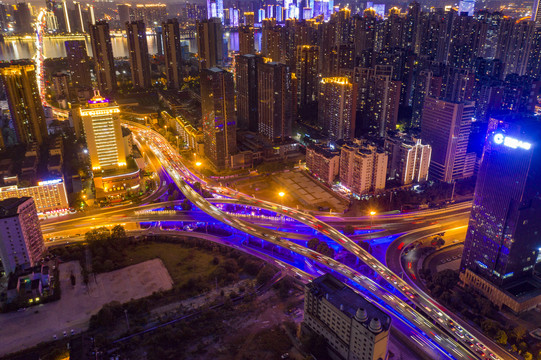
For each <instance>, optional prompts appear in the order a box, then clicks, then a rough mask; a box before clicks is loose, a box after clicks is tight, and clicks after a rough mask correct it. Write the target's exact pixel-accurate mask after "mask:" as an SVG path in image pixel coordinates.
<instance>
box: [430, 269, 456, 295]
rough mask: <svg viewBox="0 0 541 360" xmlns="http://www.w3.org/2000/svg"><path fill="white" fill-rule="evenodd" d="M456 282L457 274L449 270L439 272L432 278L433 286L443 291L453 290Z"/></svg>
mask: <svg viewBox="0 0 541 360" xmlns="http://www.w3.org/2000/svg"><path fill="white" fill-rule="evenodd" d="M458 280H459V277H458V272H456V271H454V270H450V269H446V270H443V271H440V272H438V273H436V274H435V275H434V276H432V283H433V285H435V286H439V287H441V288H442V290H444V291H445V290H451V289H452V288H454V287H455V286H456V284H457V283H458Z"/></svg>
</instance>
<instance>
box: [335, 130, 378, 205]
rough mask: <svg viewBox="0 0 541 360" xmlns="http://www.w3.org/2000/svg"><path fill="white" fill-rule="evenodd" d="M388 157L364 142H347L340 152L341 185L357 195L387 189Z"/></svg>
mask: <svg viewBox="0 0 541 360" xmlns="http://www.w3.org/2000/svg"><path fill="white" fill-rule="evenodd" d="M387 161H388V155H387V153H386V152H385V151H384V150H383V149H380V148H378V147H377V146H376V145H374V144H372V143H369V142H367V141H364V140H354V141H353V142H347V143H346V144H345V145H343V146H342V148H341V150H340V183H341V184H342V185H343V186H345V187H346V188H348V189H349V190H350V191H351V192H353V193H354V194H357V195H362V194H366V193H368V192H377V191H380V190H383V189H385V182H386V179H387Z"/></svg>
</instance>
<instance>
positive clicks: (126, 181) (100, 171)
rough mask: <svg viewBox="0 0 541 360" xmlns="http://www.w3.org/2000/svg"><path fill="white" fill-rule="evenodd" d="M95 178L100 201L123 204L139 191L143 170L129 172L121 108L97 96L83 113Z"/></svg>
mask: <svg viewBox="0 0 541 360" xmlns="http://www.w3.org/2000/svg"><path fill="white" fill-rule="evenodd" d="M79 113H80V115H81V121H82V123H83V128H84V132H85V137H86V144H87V147H88V154H89V156H90V162H91V166H92V172H93V174H94V187H95V189H96V199H98V200H100V199H108V200H111V201H121V200H123V198H124V196H125V195H126V194H127V193H128V192H130V191H138V189H139V185H140V173H139V169H137V168H135V169H128V167H127V163H126V151H125V147H124V141H123V138H122V129H121V127H120V120H119V115H120V108H119V107H118V106H117V105H116V104H115V103H113V102H111V101H109V100H108V99H106V98H104V97H102V96H100V95H99V92H96V93H95V95H94V97H93V98H92V99H90V100H89V101H88V104H86V106H85V107H82V108H81V109H80V110H79Z"/></svg>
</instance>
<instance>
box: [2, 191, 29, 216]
mask: <svg viewBox="0 0 541 360" xmlns="http://www.w3.org/2000/svg"><path fill="white" fill-rule="evenodd" d="M29 199H31V198H30V197H27V196H25V197H21V198H9V199H5V200H2V201H0V219H4V218H10V217H13V216H16V215H17V214H18V211H19V206H20V205H21V204H23V203H24V202H25V201H28V200H29Z"/></svg>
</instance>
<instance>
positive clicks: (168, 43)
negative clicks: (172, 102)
mask: <svg viewBox="0 0 541 360" xmlns="http://www.w3.org/2000/svg"><path fill="white" fill-rule="evenodd" d="M162 31H163V49H164V55H165V75H166V76H167V87H168V88H171V89H180V88H181V86H182V83H183V81H182V52H181V48H180V28H179V24H178V20H177V19H168V20H167V22H164V23H162Z"/></svg>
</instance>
